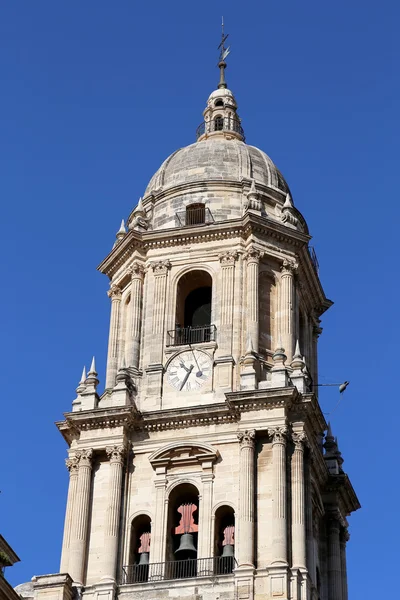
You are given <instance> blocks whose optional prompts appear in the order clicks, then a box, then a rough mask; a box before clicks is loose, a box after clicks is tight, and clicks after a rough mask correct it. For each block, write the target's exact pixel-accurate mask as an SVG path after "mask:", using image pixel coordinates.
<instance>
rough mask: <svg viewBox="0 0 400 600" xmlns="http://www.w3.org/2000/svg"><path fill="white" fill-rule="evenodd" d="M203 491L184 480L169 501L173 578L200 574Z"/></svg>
mask: <svg viewBox="0 0 400 600" xmlns="http://www.w3.org/2000/svg"><path fill="white" fill-rule="evenodd" d="M198 519H199V491H198V489H197V488H196V487H195V486H194V485H192V484H190V483H184V484H182V485H179V486H177V487H176V488H174V489H173V490H172V492H171V494H170V496H169V502H168V529H167V531H168V539H167V544H166V549H167V556H166V560H167V570H168V573H166V575H167V577H168V578H169V579H182V578H185V577H196V575H197V560H196V559H197V540H198V530H199V526H198Z"/></svg>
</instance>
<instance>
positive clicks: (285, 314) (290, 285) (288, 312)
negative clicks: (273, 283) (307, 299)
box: [280, 260, 297, 363]
mask: <svg viewBox="0 0 400 600" xmlns="http://www.w3.org/2000/svg"><path fill="white" fill-rule="evenodd" d="M296 269H297V263H296V262H295V261H294V260H284V261H283V266H282V269H281V271H282V275H281V287H280V311H281V315H280V334H281V337H282V344H283V347H284V349H285V352H286V356H287V358H288V362H289V363H290V362H291V361H292V358H293V348H294V331H295V302H296V300H295V287H294V274H295V271H296Z"/></svg>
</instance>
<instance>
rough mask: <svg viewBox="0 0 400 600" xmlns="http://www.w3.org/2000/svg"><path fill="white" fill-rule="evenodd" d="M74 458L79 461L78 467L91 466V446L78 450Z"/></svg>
mask: <svg viewBox="0 0 400 600" xmlns="http://www.w3.org/2000/svg"><path fill="white" fill-rule="evenodd" d="M75 456H76V459H77V460H78V461H79V467H91V466H92V458H93V448H86V449H82V450H78V452H77V453H76V455H75Z"/></svg>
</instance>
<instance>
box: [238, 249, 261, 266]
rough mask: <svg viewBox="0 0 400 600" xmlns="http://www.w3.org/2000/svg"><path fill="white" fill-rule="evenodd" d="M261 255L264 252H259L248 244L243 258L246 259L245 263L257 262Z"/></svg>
mask: <svg viewBox="0 0 400 600" xmlns="http://www.w3.org/2000/svg"><path fill="white" fill-rule="evenodd" d="M263 256H264V252H261V251H260V250H258V249H257V248H256V247H255V246H250V247H249V248H248V249H247V250H246V252H245V253H244V256H243V258H244V260H247V264H250V263H253V264H254V263H255V264H258V263H259V262H260V259H261V258H262V257H263Z"/></svg>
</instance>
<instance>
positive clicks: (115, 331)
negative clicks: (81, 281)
mask: <svg viewBox="0 0 400 600" xmlns="http://www.w3.org/2000/svg"><path fill="white" fill-rule="evenodd" d="M108 296H109V298H111V317H110V333H109V338H108V356H107V373H106V389H110V388H113V387H114V385H115V377H116V375H117V369H118V335H119V322H120V308H121V290H120V288H119V287H118V286H116V285H113V286H112V288H111V289H110V290H109V292H108Z"/></svg>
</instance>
